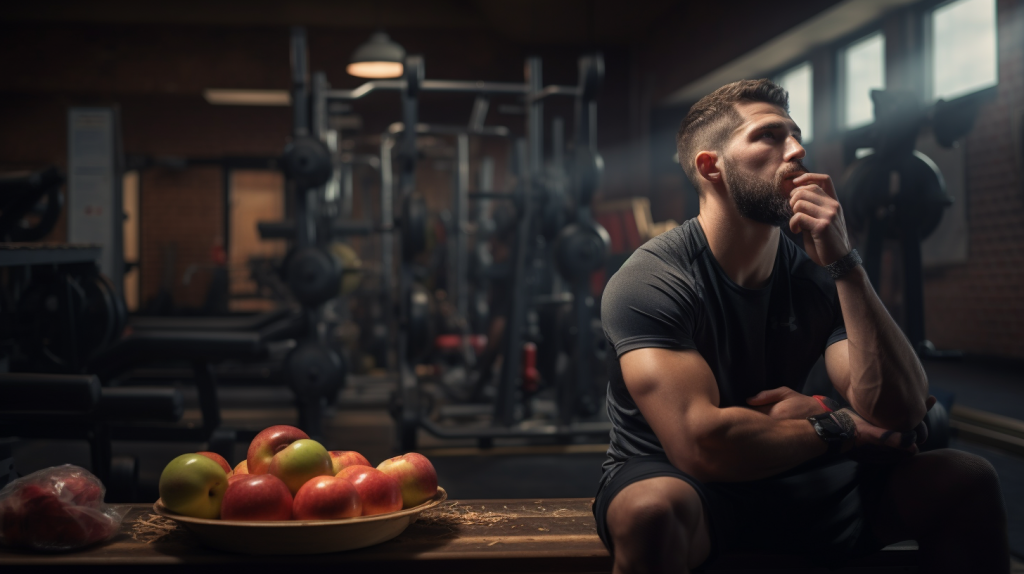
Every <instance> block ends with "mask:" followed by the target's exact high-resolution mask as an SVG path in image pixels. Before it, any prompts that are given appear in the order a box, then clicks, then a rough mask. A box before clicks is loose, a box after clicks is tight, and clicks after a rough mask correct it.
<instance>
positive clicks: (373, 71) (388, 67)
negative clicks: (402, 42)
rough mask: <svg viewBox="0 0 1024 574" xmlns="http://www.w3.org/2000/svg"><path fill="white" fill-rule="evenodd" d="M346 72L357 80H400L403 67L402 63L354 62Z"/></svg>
mask: <svg viewBox="0 0 1024 574" xmlns="http://www.w3.org/2000/svg"><path fill="white" fill-rule="evenodd" d="M345 70H346V71H347V72H348V73H349V74H350V75H353V76H355V77H357V78H374V79H380V78H398V77H401V75H402V72H403V70H404V69H403V67H402V63H401V62H352V63H351V64H349V65H348V66H347V67H346V68H345Z"/></svg>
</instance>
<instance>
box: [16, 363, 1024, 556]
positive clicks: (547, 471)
mask: <svg viewBox="0 0 1024 574" xmlns="http://www.w3.org/2000/svg"><path fill="white" fill-rule="evenodd" d="M925 368H926V370H927V371H928V374H929V377H930V380H931V383H932V385H933V386H934V387H936V388H938V389H941V390H945V391H948V392H951V393H954V394H955V401H956V404H961V405H964V406H970V407H973V408H976V409H981V410H985V411H989V412H993V413H996V414H1001V415H1004V416H1009V417H1014V418H1017V419H1021V420H1024V381H1022V380H1021V379H1022V377H1021V376H1020V375H1019V374H1017V373H1019V372H1021V371H1020V370H1017V369H1015V368H1014V365H1012V364H1009V363H1000V362H991V361H985V360H982V359H971V358H968V359H966V360H963V361H960V362H936V361H929V362H927V363H926V365H925ZM368 381H369V380H363V381H362V382H360V383H357V384H355V385H354V386H352V387H351V388H349V389H348V390H346V391H345V394H343V396H342V398H341V400H340V401H339V408H338V409H337V410H336V411H335V412H334V413H333V416H332V418H331V420H330V422H329V425H328V427H327V429H326V439H325V443H326V444H325V446H327V447H328V449H332V450H335V449H336V450H357V451H360V452H362V453H363V454H364V455H365V456H366V457H367V458H369V459H370V461H371V462H372V463H374V464H376V463H377V462H379V461H381V460H383V459H385V458H388V457H390V456H394V455H396V454H401V453H400V452H398V449H397V446H396V441H395V433H394V427H393V424H392V421H391V418H390V416H389V415H388V413H387V410H386V400H387V395H388V393H389V392H390V390H391V389H392V388H393V385H392V384H390V383H387V382H368ZM221 398H222V404H223V405H224V412H223V418H224V423H225V425H226V426H231V427H235V428H247V429H254V430H259V429H261V428H264V427H266V426H269V425H272V424H296V421H297V414H296V411H295V409H294V408H292V407H291V406H289V404H290V400H291V395H290V392H289V391H288V390H287V389H283V388H276V387H266V386H261V387H245V386H231V387H227V388H224V389H222V390H221ZM187 399H188V400H187V403H190V404H194V397H187ZM186 416H193V417H194V416H196V413H195V412H194V410H189V411H188V412H187V413H186ZM952 446H953V448H958V449H962V450H965V451H968V452H972V453H975V454H977V455H979V456H982V457H984V458H986V459H988V460H989V461H990V462H991V463H992V464H993V465H994V466H995V468H996V469H997V471H998V473H999V476H1000V480H1001V484H1002V489H1003V495H1004V499H1005V501H1006V509H1007V515H1008V521H1009V534H1010V544H1011V550H1012V552H1013V554H1014V555H1015V556H1017V557H1018V558H1024V458H1020V457H1018V456H1015V455H1012V454H1008V453H1005V452H1002V451H999V450H996V449H993V448H990V447H986V446H981V445H977V444H973V443H970V442H966V441H964V440H961V439H957V438H954V439H953V443H952ZM246 447H247V445H243V444H239V445H237V447H236V450H235V457H234V459H233V460H232V461H231V462H232V463H236V462H238V461H240V460H242V459H243V458H244V457H245V450H246ZM203 448H204V445H201V444H188V443H181V444H171V443H162V444H152V443H133V442H120V443H116V444H115V454H125V455H133V456H136V457H137V458H138V460H139V463H140V483H141V488H140V492H139V498H140V499H141V500H155V499H156V498H157V491H156V483H157V480H158V478H159V475H160V472H161V471H162V469H163V466H164V465H165V464H166V463H167V462H168V461H169V460H170V459H172V458H174V457H175V456H177V455H179V454H182V453H186V452H195V451H197V450H201V449H203ZM604 448H605V445H601V444H571V445H545V446H533V447H530V446H529V445H526V444H525V442H524V441H511V440H510V441H504V442H500V441H499V442H498V443H497V444H496V445H495V447H494V448H492V449H489V450H481V449H480V448H478V446H477V441H475V440H471V439H466V440H460V441H442V440H439V439H436V438H433V437H431V436H429V435H427V434H426V433H424V432H423V431H420V447H419V450H420V451H421V452H423V453H424V454H426V455H427V456H428V457H430V459H431V461H433V463H434V465H435V467H436V468H437V471H438V477H439V482H440V484H441V485H442V486H444V487H445V488H446V490H447V491H448V493H449V497H451V498H456V499H459V498H461V499H467V498H538V499H539V498H556V497H587V498H590V497H592V496H593V495H594V492H595V489H596V485H597V481H598V479H599V477H600V474H601V471H600V466H601V462H602V461H603V459H604V454H603V451H604ZM88 460H89V457H88V448H87V446H86V445H85V443H76V442H67V441H41V440H36V441H26V442H23V443H22V444H20V445H19V446H18V447H16V449H15V467H16V469H17V470H18V471H19V472H20V473H22V474H25V473H28V472H32V471H35V470H37V469H40V468H45V467H48V466H53V465H57V464H64V463H73V464H79V465H82V466H88Z"/></svg>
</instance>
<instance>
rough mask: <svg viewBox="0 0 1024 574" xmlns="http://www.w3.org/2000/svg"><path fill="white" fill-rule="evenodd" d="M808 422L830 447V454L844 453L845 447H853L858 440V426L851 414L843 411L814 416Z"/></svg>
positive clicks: (808, 418)
mask: <svg viewBox="0 0 1024 574" xmlns="http://www.w3.org/2000/svg"><path fill="white" fill-rule="evenodd" d="M807 420H808V421H810V423H811V426H813V427H814V432H816V433H818V436H819V437H821V440H823V441H825V444H827V445H828V453H829V454H836V453H839V452H843V447H844V446H846V445H847V444H850V445H852V444H853V441H854V440H855V439H856V434H857V425H856V423H854V422H853V418H852V417H850V415H849V413H847V412H845V411H843V410H838V411H835V412H831V413H823V414H820V415H814V416H812V417H807Z"/></svg>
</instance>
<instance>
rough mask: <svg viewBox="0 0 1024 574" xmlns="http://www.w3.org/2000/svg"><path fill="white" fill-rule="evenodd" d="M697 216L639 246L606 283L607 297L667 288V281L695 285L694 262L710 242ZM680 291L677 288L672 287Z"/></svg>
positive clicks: (636, 294) (673, 283)
mask: <svg viewBox="0 0 1024 574" xmlns="http://www.w3.org/2000/svg"><path fill="white" fill-rule="evenodd" d="M695 226H697V221H696V219H691V220H689V221H686V222H684V223H683V224H682V225H679V226H678V227H675V228H673V229H670V230H668V231H666V232H664V233H662V234H661V235H658V236H657V237H654V238H652V239H650V240H649V241H647V242H646V243H644V244H643V245H641V246H640V247H639V248H637V250H636V251H634V252H633V254H632V255H630V256H629V259H627V260H626V261H625V262H624V263H623V264H622V266H621V267H620V268H619V270H618V271H616V272H615V274H614V275H612V277H611V279H609V281H608V285H607V286H606V287H605V294H606V295H605V297H608V296H611V297H634V296H639V295H640V293H641V292H642V291H645V289H644V287H646V286H650V287H653V288H655V289H658V290H663V286H665V285H673V286H684V287H683V288H684V289H685V290H689V289H687V288H686V287H685V286H690V287H692V286H693V285H694V282H695V273H694V271H693V267H694V262H695V260H696V259H697V258H698V257H699V256H700V254H701V253H702V252H703V250H704V248H705V247H706V246H707V240H705V239H704V236H703V234H702V233H701V232H700V230H699V228H697V229H694V228H695ZM670 290H671V291H676V290H675V289H670Z"/></svg>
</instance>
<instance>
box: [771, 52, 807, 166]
mask: <svg viewBox="0 0 1024 574" xmlns="http://www.w3.org/2000/svg"><path fill="white" fill-rule="evenodd" d="M812 56H813V54H810V53H809V54H806V55H804V56H803V57H801V58H797V59H795V60H792V61H791V62H789V63H787V64H786V65H784V66H780V67H779V68H777V69H776V70H774V71H773V72H772V73H770V74H767V76H768V77H769V78H771V80H772V81H773V82H775V81H776V80H777V79H778V78H779V77H780V76H781V75H782V74H784V73H786V72H791V71H793V70H795V69H796V68H798V67H799V66H802V65H803V64H807V65H808V66H810V67H811V141H810V142H801V145H803V146H804V149H807V150H808V151H809V150H810V149H812V148H813V146H814V142H815V141H817V140H818V136H819V132H820V129H819V128H818V122H817V109H818V94H816V93H815V92H816V90H815V87H816V86H817V77H818V75H817V73H818V70H817V67H816V66H815V65H814V58H813V57H812ZM783 88H785V86H783ZM786 91H787V92H789V90H786ZM804 127H805V126H800V129H801V130H802V129H804ZM806 135H807V134H804V136H806ZM804 139H806V138H804ZM809 146H811V147H809Z"/></svg>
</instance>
